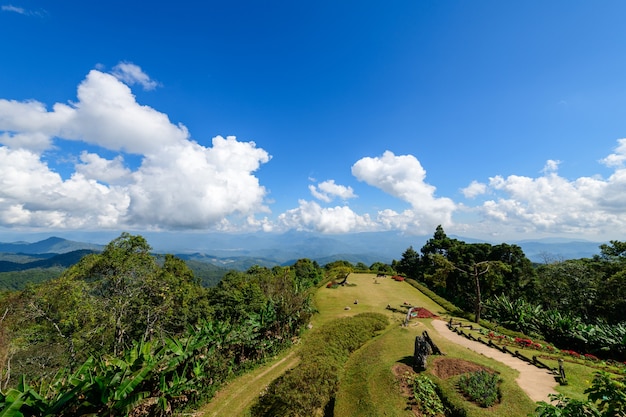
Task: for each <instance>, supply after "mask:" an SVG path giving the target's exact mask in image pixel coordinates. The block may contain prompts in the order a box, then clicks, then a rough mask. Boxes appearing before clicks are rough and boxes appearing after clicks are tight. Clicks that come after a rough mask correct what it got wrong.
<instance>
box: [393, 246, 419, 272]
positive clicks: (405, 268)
mask: <svg viewBox="0 0 626 417" xmlns="http://www.w3.org/2000/svg"><path fill="white" fill-rule="evenodd" d="M396 270H397V271H398V272H399V273H401V274H404V275H406V276H408V277H410V278H414V279H418V278H419V277H420V255H419V253H417V252H416V251H415V249H413V246H409V247H408V248H407V250H405V251H404V253H402V258H400V261H399V262H398V263H397V264H396Z"/></svg>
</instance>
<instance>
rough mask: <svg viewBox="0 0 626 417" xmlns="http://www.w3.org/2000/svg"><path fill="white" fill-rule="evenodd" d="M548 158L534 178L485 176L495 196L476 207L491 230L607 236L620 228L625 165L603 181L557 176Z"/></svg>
mask: <svg viewBox="0 0 626 417" xmlns="http://www.w3.org/2000/svg"><path fill="white" fill-rule="evenodd" d="M553 162H554V161H548V162H547V164H546V168H544V170H543V172H544V174H543V175H542V176H540V177H538V178H530V177H525V176H518V175H510V176H508V177H506V178H505V177H502V176H495V177H492V178H490V181H489V189H490V190H491V191H492V192H493V193H495V194H496V195H497V196H498V198H496V199H493V200H489V201H486V202H485V203H484V204H483V205H482V206H480V207H478V210H479V211H480V213H481V214H482V215H483V216H484V218H485V220H486V221H488V222H489V224H490V225H491V226H490V227H491V228H492V230H494V231H495V230H499V233H506V232H510V233H514V232H517V233H537V232H545V233H552V234H579V235H585V234H586V235H588V236H592V235H595V236H601V235H605V236H606V235H611V234H614V233H615V230H624V227H625V226H626V217H625V216H624V207H625V206H626V169H624V168H620V169H617V170H616V171H615V172H614V173H613V174H612V175H611V176H610V177H609V178H608V179H606V180H605V179H602V178H599V177H580V178H577V179H575V180H568V179H566V178H563V177H561V176H559V175H558V173H557V171H556V169H557V164H554V163H553Z"/></svg>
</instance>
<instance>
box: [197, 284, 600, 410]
mask: <svg viewBox="0 0 626 417" xmlns="http://www.w3.org/2000/svg"><path fill="white" fill-rule="evenodd" d="M348 282H349V283H354V284H356V286H345V287H340V288H337V289H328V288H321V289H319V290H318V291H317V293H316V295H315V304H316V306H317V308H318V309H319V314H317V315H315V317H314V319H313V326H314V327H318V326H323V324H324V323H326V322H328V321H329V320H332V319H334V318H338V317H345V316H351V315H355V314H358V313H362V312H365V311H373V312H379V313H386V314H388V315H389V317H390V318H391V321H392V323H393V324H392V325H391V326H390V327H389V330H388V331H386V332H385V333H383V334H381V335H380V336H378V337H377V338H375V339H374V340H372V341H371V342H369V343H368V344H366V345H365V346H364V347H363V348H362V349H360V350H359V351H357V352H356V353H355V354H353V355H352V357H351V358H350V360H349V362H348V364H347V366H346V369H345V373H344V375H343V379H342V382H341V385H340V391H339V393H338V395H337V398H336V403H335V413H334V416H335V417H352V416H357V415H358V416H383V415H385V416H410V415H411V413H410V412H409V411H407V410H405V406H406V399H404V398H403V397H402V396H401V394H400V392H399V390H398V389H397V384H396V383H395V379H394V376H393V374H392V372H391V369H392V366H393V365H394V364H396V363H398V362H404V363H410V362H409V361H410V358H411V356H412V354H413V341H414V339H415V336H416V335H418V334H421V333H422V332H423V331H424V330H428V333H429V334H430V335H431V337H432V338H433V340H434V341H435V343H437V344H438V345H439V347H440V348H441V349H442V350H443V351H444V352H445V353H446V356H447V357H451V358H463V359H465V360H469V361H472V362H476V363H479V364H482V365H485V366H488V367H490V368H492V369H495V370H496V371H498V372H499V373H500V375H501V376H502V378H503V380H504V382H503V383H502V391H503V396H504V398H503V402H502V403H501V404H500V405H498V406H496V407H493V408H491V409H489V410H484V409H481V408H479V407H475V406H472V405H470V404H468V403H464V402H462V400H461V399H460V397H458V398H457V401H458V402H460V403H462V404H463V407H464V408H466V409H467V410H468V415H469V416H470V417H478V416H487V415H488V416H493V417H500V416H502V417H504V416H508V417H515V416H527V415H528V414H529V413H531V412H532V411H533V410H534V409H535V404H534V403H533V402H532V401H531V400H530V399H529V398H528V397H527V396H526V395H525V394H524V392H523V391H522V390H521V389H520V388H519V387H518V386H517V384H515V382H514V380H515V378H516V377H517V371H514V370H512V369H510V368H508V367H506V366H504V365H502V364H501V363H500V362H497V361H494V360H492V359H489V358H486V357H484V356H482V355H478V354H475V353H473V352H471V351H469V350H467V349H465V348H461V347H459V346H457V345H455V344H451V343H449V342H448V341H447V340H445V339H443V338H440V337H439V336H438V334H437V332H436V331H435V330H434V329H433V328H432V327H431V326H430V320H426V319H420V320H413V321H411V324H410V325H409V326H408V327H406V328H405V327H401V326H400V324H401V323H402V322H403V320H404V314H400V313H393V312H391V311H390V310H387V309H386V308H385V307H386V306H387V305H391V307H393V308H399V307H400V306H401V305H402V304H403V303H404V302H408V303H409V304H412V305H418V306H420V307H425V308H427V309H428V310H430V311H432V312H433V313H435V314H440V315H444V314H445V311H443V309H442V308H441V307H440V306H439V305H437V304H436V303H434V302H433V301H432V300H431V299H429V298H428V297H426V296H424V295H423V294H422V293H421V292H419V291H418V290H416V289H415V288H413V287H411V286H410V285H408V284H407V283H404V282H395V281H393V280H391V279H390V278H383V279H381V278H378V279H376V278H374V277H373V276H372V275H369V274H352V275H350V277H349V279H348ZM375 282H378V283H375ZM355 300H358V304H354V301H355ZM345 307H349V308H350V309H349V310H346V309H345ZM303 343H306V335H305V336H304V337H303ZM294 351H297V347H295V348H294V349H292V351H291V352H290V353H289V355H291V356H290V358H292V359H290V360H286V361H282V362H281V360H282V357H281V358H278V359H277V360H276V361H275V362H273V363H270V364H268V365H266V366H264V367H261V368H259V369H257V370H255V371H253V372H251V373H249V374H246V375H244V376H243V377H241V378H238V379H236V380H235V381H233V383H231V384H229V386H227V387H226V388H225V389H224V390H222V392H220V394H219V395H218V396H217V397H216V398H215V399H214V400H213V401H212V402H211V403H210V404H208V405H207V406H206V407H204V408H203V409H202V410H201V412H200V414H199V415H204V416H212V415H220V414H221V415H229V416H245V415H246V412H247V411H246V410H247V408H248V407H249V406H250V405H251V404H252V402H253V401H254V400H255V399H256V396H257V395H258V393H259V392H260V391H261V390H262V389H263V388H264V387H265V386H267V384H268V383H269V381H271V380H272V379H273V378H275V377H278V376H279V375H281V374H282V373H283V372H284V371H286V370H287V369H289V368H290V367H292V366H295V364H296V359H295V358H296V356H295V355H294ZM296 353H297V352H296ZM268 368H271V371H270V372H266V371H267V369H268ZM575 373H576V374H579V373H580V376H583V375H584V377H587V376H588V375H590V374H591V373H592V371H591V372H588V368H587V370H585V371H584V372H583V371H580V370H576V371H575ZM570 375H571V378H574V374H570ZM456 379H458V377H456V378H450V379H449V380H446V381H442V383H443V384H444V385H446V386H447V387H448V390H449V391H450V392H452V393H454V391H455V389H454V385H455V383H456ZM567 390H568V391H569V390H572V392H565V391H563V392H564V393H566V394H568V395H572V394H573V392H574V387H572V386H571V385H570V386H569V387H568V388H567ZM559 391H561V390H560V389H559ZM575 391H576V392H578V391H581V392H582V389H581V390H579V389H575ZM572 396H574V395H572ZM225 410H228V411H227V412H226V411H225ZM216 412H218V414H216Z"/></svg>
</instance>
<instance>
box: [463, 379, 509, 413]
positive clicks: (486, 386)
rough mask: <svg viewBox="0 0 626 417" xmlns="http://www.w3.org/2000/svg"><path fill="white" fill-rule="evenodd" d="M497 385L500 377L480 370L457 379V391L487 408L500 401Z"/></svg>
mask: <svg viewBox="0 0 626 417" xmlns="http://www.w3.org/2000/svg"><path fill="white" fill-rule="evenodd" d="M499 383H500V377H499V376H498V375H497V374H494V373H489V372H487V371H483V370H480V371H476V372H472V373H469V374H466V375H462V376H461V378H460V379H459V389H460V390H461V392H463V394H464V395H466V396H467V397H468V398H469V399H470V400H472V401H473V402H475V403H477V404H478V405H480V406H481V407H485V408H487V407H491V406H492V405H494V404H495V403H497V402H498V401H499V399H500V390H499V388H498V384H499Z"/></svg>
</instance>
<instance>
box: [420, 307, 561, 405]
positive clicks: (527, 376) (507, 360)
mask: <svg viewBox="0 0 626 417" xmlns="http://www.w3.org/2000/svg"><path fill="white" fill-rule="evenodd" d="M432 325H433V327H434V328H435V330H437V332H439V334H440V335H441V336H443V337H445V338H446V339H448V340H450V341H451V342H454V343H456V344H457V345H461V346H464V347H466V348H468V349H471V350H473V351H474V352H478V353H480V354H482V355H484V356H487V357H488V358H492V359H495V360H497V361H499V362H502V363H504V364H505V365H507V366H509V367H511V368H513V369H516V370H518V371H519V376H518V377H517V379H516V380H515V381H516V382H517V384H518V385H519V386H520V388H521V389H522V390H524V392H525V393H526V394H528V396H529V397H530V398H531V399H532V400H533V401H535V402H537V401H546V402H549V398H548V394H556V393H557V392H556V391H555V389H554V387H556V385H557V382H556V380H555V379H554V375H552V374H551V373H550V372H548V371H547V370H545V369H539V368H537V367H536V366H534V365H531V364H529V363H527V362H524V361H523V360H521V359H519V358H516V357H514V356H512V355H509V354H506V353H502V352H500V351H498V350H496V349H494V348H491V347H489V346H485V345H483V344H482V343H480V342H475V341H473V340H469V339H467V338H465V337H464V336H461V335H459V334H456V333H454V332H453V331H452V330H450V329H449V328H448V325H447V323H446V322H445V321H442V320H436V319H435V320H433V321H432Z"/></svg>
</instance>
